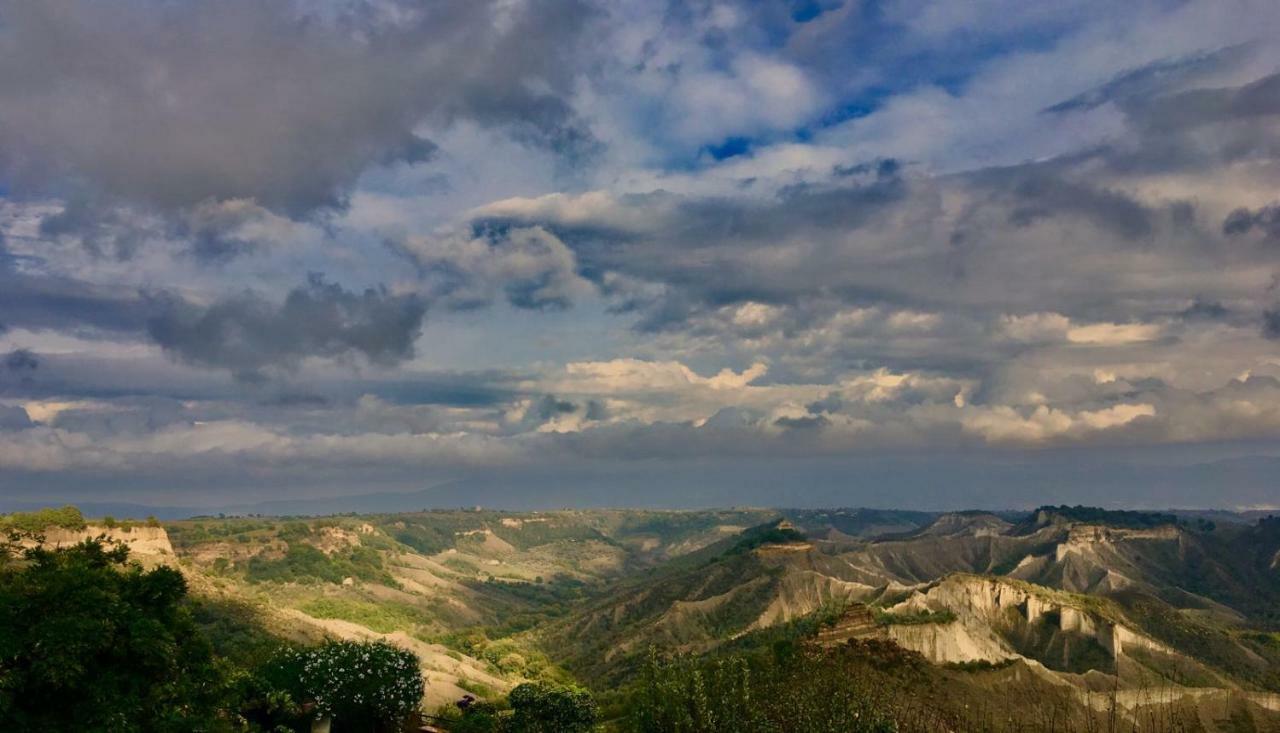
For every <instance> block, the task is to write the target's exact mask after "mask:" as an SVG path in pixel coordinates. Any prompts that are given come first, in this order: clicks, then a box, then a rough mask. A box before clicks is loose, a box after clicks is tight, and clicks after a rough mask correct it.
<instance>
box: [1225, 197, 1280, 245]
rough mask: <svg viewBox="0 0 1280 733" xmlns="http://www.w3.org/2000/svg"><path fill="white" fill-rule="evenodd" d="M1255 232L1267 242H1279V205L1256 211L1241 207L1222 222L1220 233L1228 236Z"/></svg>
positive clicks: (1264, 207)
mask: <svg viewBox="0 0 1280 733" xmlns="http://www.w3.org/2000/svg"><path fill="white" fill-rule="evenodd" d="M1255 230H1256V231H1257V232H1259V233H1260V234H1262V236H1263V237H1265V238H1266V239H1268V240H1272V241H1280V205H1277V204H1271V205H1270V206H1263V207H1261V208H1258V209H1249V208H1245V207H1241V208H1239V209H1235V210H1234V211H1232V212H1231V213H1230V214H1227V218H1226V219H1223V220H1222V233H1223V234H1226V235H1228V236H1233V237H1234V236H1239V235H1241V234H1248V233H1250V232H1252V231H1255Z"/></svg>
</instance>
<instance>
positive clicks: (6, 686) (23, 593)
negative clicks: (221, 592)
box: [0, 541, 224, 732]
mask: <svg viewBox="0 0 1280 733" xmlns="http://www.w3.org/2000/svg"><path fill="white" fill-rule="evenodd" d="M186 592H187V586H186V581H185V580H184V579H183V577H182V575H181V574H180V573H179V572H178V571H176V570H174V569H172V568H168V567H160V568H156V569H154V570H149V571H148V570H144V569H143V568H142V567H141V566H140V565H138V564H137V563H132V562H129V560H128V549H127V548H125V547H122V546H121V547H108V546H105V545H103V544H102V543H101V542H98V541H86V542H83V543H81V544H79V545H75V546H73V547H69V548H63V549H58V550H46V549H42V548H34V549H28V550H26V551H24V553H23V556H22V557H21V558H20V559H19V560H18V561H16V562H10V563H7V564H5V565H3V566H0V729H3V730H22V731H68V730H86V731H87V730H93V731H106V732H114V731H120V732H129V731H175V732H177V731H200V730H210V729H212V728H215V727H216V726H217V724H218V722H219V718H218V714H217V711H218V709H219V706H220V703H221V702H222V699H221V696H222V694H223V691H224V686H223V684H222V675H221V674H220V671H219V669H218V667H217V666H216V665H215V663H214V660H213V656H212V654H211V652H210V649H209V646H208V644H207V643H206V642H205V641H204V640H203V639H202V638H201V636H200V635H199V633H198V629H197V627H196V625H195V623H194V622H193V621H192V619H191V616H190V613H189V611H188V610H187V608H186V606H185V605H184V603H183V599H184V597H185V596H186Z"/></svg>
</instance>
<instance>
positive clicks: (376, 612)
mask: <svg viewBox="0 0 1280 733" xmlns="http://www.w3.org/2000/svg"><path fill="white" fill-rule="evenodd" d="M299 610H301V611H302V612H303V613H306V614H307V615H309V616H314V617H316V618H326V619H337V620H339V621H350V622H351V623H355V624H360V625H361V626H364V627H365V628H369V629H372V630H374V631H376V632H378V633H380V634H390V633H392V632H394V631H406V632H408V631H412V630H413V629H414V628H415V627H418V626H424V625H427V624H430V623H431V622H432V620H433V618H432V616H431V614H430V613H429V612H427V611H426V610H424V609H421V608H417V607H415V606H410V605H408V604H403V603H388V602H385V601H383V602H378V603H372V602H370V601H361V600H355V599H350V598H317V599H315V600H312V601H307V602H306V603H303V604H302V605H301V606H299Z"/></svg>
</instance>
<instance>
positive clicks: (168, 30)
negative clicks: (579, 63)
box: [0, 0, 588, 214]
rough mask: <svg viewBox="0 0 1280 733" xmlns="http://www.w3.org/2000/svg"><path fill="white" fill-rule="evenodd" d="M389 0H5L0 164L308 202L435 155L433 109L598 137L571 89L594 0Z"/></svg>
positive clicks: (303, 207)
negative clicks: (386, 167) (575, 52)
mask: <svg viewBox="0 0 1280 733" xmlns="http://www.w3.org/2000/svg"><path fill="white" fill-rule="evenodd" d="M379 7H380V8H384V9H385V10H386V12H379V11H378V10H376V9H375V8H374V7H373V6H367V7H366V6H364V5H363V4H358V3H354V4H338V5H337V6H336V8H337V10H336V13H333V12H327V13H326V12H320V11H319V10H318V9H312V8H311V7H310V6H308V5H307V4H303V3H293V2H262V1H261V0H233V1H232V2H189V3H178V4H173V3H160V2H107V3H98V2H85V1H83V0H51V1H50V2H41V3H27V2H6V3H4V4H3V5H0V69H2V71H0V150H2V151H3V153H0V169H2V170H3V171H4V173H5V176H6V178H7V179H8V180H9V181H10V182H11V183H18V184H21V185H23V186H25V187H31V188H45V189H48V190H54V191H57V190H64V189H65V188H66V187H67V186H71V185H77V184H82V183H83V184H86V185H87V186H89V187H90V190H92V191H94V192H96V193H98V194H101V195H104V196H109V197H112V198H117V197H118V198H124V199H126V200H132V201H137V202H141V203H145V204H148V205H153V206H157V207H160V208H166V209H168V208H175V207H187V206H194V205H197V204H199V203H201V202H203V201H205V200H207V199H210V198H212V199H219V200H221V199H253V200H255V201H257V202H258V203H259V204H261V205H263V206H266V207H268V208H270V209H272V210H275V211H278V212H284V213H291V214H299V213H304V212H307V211H310V210H313V209H315V208H317V207H325V206H333V205H336V204H339V203H341V202H342V201H343V200H344V198H345V196H346V195H347V193H348V192H349V191H350V188H351V186H352V184H353V183H354V181H355V180H356V178H357V177H358V176H359V175H360V174H361V172H362V171H363V170H364V169H365V168H367V167H368V166H370V165H375V164H380V163H389V162H396V161H405V162H417V161H421V160H424V159H426V158H428V157H430V156H431V155H432V154H433V152H434V145H433V144H432V143H431V142H430V141H429V140H425V139H423V138H421V137H419V136H418V134H417V133H416V128H417V126H418V125H419V123H421V122H422V121H423V120H424V119H425V118H426V117H428V116H430V115H436V116H439V117H440V118H442V119H446V120H447V119H449V118H451V117H454V116H461V117H466V118H469V119H475V120H478V121H480V122H483V123H486V124H494V125H512V126H515V127H516V128H518V129H519V130H520V131H521V132H522V133H523V134H525V135H526V136H527V137H529V138H531V139H537V140H539V141H545V142H547V143H549V144H554V145H559V146H571V145H572V144H573V143H574V142H575V141H577V140H582V139H583V138H584V137H585V133H584V132H583V131H582V130H581V129H580V128H579V127H577V126H576V125H577V123H576V122H575V120H574V116H573V113H572V111H571V109H570V108H569V107H568V105H567V103H566V102H565V101H564V97H563V93H564V91H565V88H566V84H567V81H568V77H567V75H566V73H565V69H566V68H568V67H567V66H566V65H565V63H564V62H565V60H566V58H567V57H569V55H571V53H572V49H573V47H574V36H575V34H576V33H577V32H578V30H579V29H580V28H581V27H582V24H583V22H584V20H585V19H586V17H587V15H588V10H587V9H586V8H585V7H584V6H583V5H581V4H579V3H577V2H573V1H572V0H565V1H564V2H555V3H552V4H551V5H550V6H543V7H539V8H538V9H537V11H536V12H534V11H533V9H532V8H527V7H525V6H522V5H511V4H505V3H498V2H466V3H444V4H438V5H432V6H430V7H423V6H416V5H414V6H411V5H410V4H407V3H406V4H403V5H401V4H399V3H388V4H385V5H381V6H379ZM334 15H336V17H327V16H334Z"/></svg>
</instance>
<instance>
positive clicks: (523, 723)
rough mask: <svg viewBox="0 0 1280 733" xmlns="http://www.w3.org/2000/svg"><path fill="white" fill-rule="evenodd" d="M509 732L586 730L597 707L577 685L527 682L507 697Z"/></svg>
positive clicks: (577, 732)
mask: <svg viewBox="0 0 1280 733" xmlns="http://www.w3.org/2000/svg"><path fill="white" fill-rule="evenodd" d="M507 702H509V703H510V704H511V719H510V725H508V726H506V730H508V731H510V732H511V733H587V731H590V730H592V729H593V728H595V725H596V719H597V718H598V717H599V710H598V708H597V707H596V701H595V699H594V698H592V697H591V693H589V692H587V691H586V690H583V689H581V688H578V687H560V686H558V685H551V684H547V683H545V682H526V683H524V684H522V685H519V686H517V687H516V688H515V689H514V690H512V691H511V694H510V695H508V696H507Z"/></svg>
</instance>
